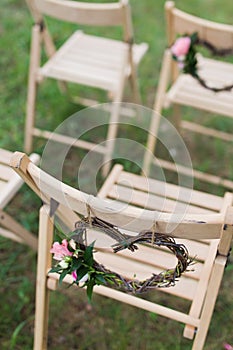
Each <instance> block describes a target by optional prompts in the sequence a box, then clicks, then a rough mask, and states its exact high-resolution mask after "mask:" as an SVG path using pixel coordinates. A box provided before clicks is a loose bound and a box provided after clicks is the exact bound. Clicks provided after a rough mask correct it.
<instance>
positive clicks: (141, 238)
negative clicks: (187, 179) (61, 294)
mask: <svg viewBox="0 0 233 350" xmlns="http://www.w3.org/2000/svg"><path fill="white" fill-rule="evenodd" d="M89 228H92V229H97V230H101V232H103V233H105V234H106V235H108V236H110V237H111V238H113V239H114V240H115V241H117V243H116V244H114V245H113V246H112V249H113V252H114V253H117V252H119V251H121V250H124V249H129V250H130V251H132V252H134V251H135V250H137V249H139V247H138V245H137V244H147V245H149V246H150V247H155V246H158V247H166V248H168V249H169V250H170V251H171V252H172V253H173V254H174V255H175V256H176V258H177V260H178V262H177V265H176V266H175V268H173V269H168V270H165V271H162V272H160V273H159V274H154V273H153V274H152V276H151V277H150V278H148V279H145V280H143V281H139V280H136V279H133V280H130V279H127V278H125V277H123V276H122V275H120V274H118V273H116V272H114V271H111V270H109V269H108V268H106V267H105V266H103V265H102V264H99V263H98V262H97V261H96V260H94V257H93V250H94V242H93V243H92V244H90V245H86V244H85V241H86V234H87V229H89ZM65 237H66V238H65V239H63V240H62V242H61V243H59V242H55V243H53V247H52V249H51V250H50V251H51V253H53V254H54V256H53V257H54V259H55V260H57V261H58V263H57V264H56V266H54V267H53V268H52V269H51V270H50V272H57V273H59V274H60V281H62V280H63V279H64V277H65V276H66V275H67V274H71V275H72V276H73V279H74V282H73V283H74V284H77V285H80V284H81V286H82V287H85V286H86V287H87V295H88V298H89V300H90V299H91V296H92V291H93V287H94V285H96V284H97V285H100V284H103V285H107V286H112V287H115V288H118V289H121V290H123V291H125V292H128V293H144V292H146V291H149V290H151V289H154V288H158V287H169V286H174V285H175V282H176V281H177V279H178V278H179V277H180V276H181V275H182V273H183V272H185V271H186V270H187V268H188V266H189V265H190V264H191V263H192V261H193V260H192V259H191V258H190V257H189V254H188V250H187V248H186V247H185V246H184V245H183V244H178V243H176V242H175V240H174V238H172V237H169V236H167V235H164V234H161V233H158V232H156V230H153V229H152V230H144V231H141V232H140V233H139V234H138V235H136V236H130V235H127V234H124V233H122V232H121V231H120V230H119V229H118V228H117V227H115V226H113V225H112V224H110V223H108V222H106V221H103V220H101V219H99V218H98V217H88V218H83V219H82V220H81V221H78V222H77V223H76V229H75V231H73V232H71V233H70V234H69V235H68V236H65ZM67 238H68V239H67ZM136 273H137V271H135V275H136Z"/></svg>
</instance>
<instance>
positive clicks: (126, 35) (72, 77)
mask: <svg viewBox="0 0 233 350" xmlns="http://www.w3.org/2000/svg"><path fill="white" fill-rule="evenodd" d="M27 4H28V7H29V9H30V11H31V13H32V16H33V18H34V20H35V24H34V25H33V28H32V39H31V40H32V41H31V53H30V69H29V83H28V97H27V113H26V114H27V115H26V129H25V151H26V152H27V153H28V152H31V150H32V142H33V137H34V136H37V137H43V138H50V136H51V132H49V131H46V130H41V129H39V128H37V127H36V126H35V106H36V95H37V87H38V84H39V83H40V82H41V81H42V80H44V79H45V78H52V79H56V80H58V81H59V85H60V87H61V89H62V90H63V91H66V90H67V84H66V83H75V84H81V85H84V86H90V87H95V88H98V89H101V90H104V91H106V92H108V94H109V96H111V98H112V102H121V101H122V98H123V91H124V86H125V82H126V80H127V79H129V81H130V85H131V87H132V92H133V100H134V102H135V103H138V104H140V101H141V100H140V93H139V88H138V82H137V73H136V70H137V65H138V64H139V62H140V60H141V59H142V57H143V56H144V54H145V52H146V51H147V48H148V45H147V44H146V43H142V44H134V43H133V26H132V20H131V11H130V5H129V3H128V1H127V0H120V1H119V2H114V3H105V4H100V3H99V4H98V3H88V2H80V1H61V0H55V1H54V0H53V1H51V0H27ZM45 16H49V17H53V18H56V19H58V20H61V21H66V22H72V23H75V24H79V25H86V26H89V27H93V26H96V27H98V26H103V27H104V26H106V27H107V26H112V27H116V26H118V27H121V28H122V32H123V40H122V41H119V40H113V39H110V38H107V37H100V36H96V35H90V34H86V33H84V32H83V31H81V30H77V31H75V32H74V33H73V34H72V35H71V36H70V37H69V38H68V39H67V40H66V42H65V43H64V44H63V45H62V46H61V47H59V48H58V49H57V50H56V48H55V45H54V43H53V41H52V37H51V35H50V33H49V31H48V27H47V24H46V21H45ZM43 46H44V47H45V51H46V53H47V56H48V60H47V62H46V63H45V64H44V65H43V66H41V50H42V47H43ZM79 102H80V103H81V104H83V105H88V106H90V105H93V104H94V105H96V104H98V101H92V100H88V99H84V98H83V99H79ZM118 113H119V111H118V105H117V104H113V106H112V110H111V117H110V123H109V128H108V133H107V136H106V139H107V140H110V139H113V138H114V137H115V135H116V123H115V122H116V121H117V118H118ZM57 139H58V141H60V142H65V139H64V137H61V136H60V137H59V135H58V136H57ZM77 146H79V147H82V148H87V149H91V148H92V147H93V143H89V144H88V143H85V146H84V145H83V144H81V143H80V144H77ZM109 148H110V146H109ZM104 153H105V162H107V160H108V158H109V156H108V154H109V153H111V150H109V151H108V152H104ZM105 172H106V171H105Z"/></svg>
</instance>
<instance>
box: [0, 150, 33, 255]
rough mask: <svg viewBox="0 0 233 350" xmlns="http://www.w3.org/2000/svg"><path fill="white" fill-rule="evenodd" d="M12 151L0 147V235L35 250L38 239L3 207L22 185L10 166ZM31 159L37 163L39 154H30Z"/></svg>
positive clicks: (21, 181)
mask: <svg viewBox="0 0 233 350" xmlns="http://www.w3.org/2000/svg"><path fill="white" fill-rule="evenodd" d="M12 155H13V153H12V152H10V151H7V150H5V149H2V148H1V149H0V168H1V179H0V183H1V193H0V235H1V236H3V237H5V238H9V239H11V240H13V241H16V242H18V243H23V244H26V245H28V246H29V247H31V248H32V249H33V250H35V251H36V250H37V244H38V240H37V237H36V236H35V235H33V234H32V233H31V232H29V231H28V230H26V229H25V228H24V227H23V226H22V225H21V224H19V223H18V222H17V221H16V220H15V219H14V218H13V217H12V216H11V215H9V214H8V213H7V212H6V210H5V208H6V207H7V206H8V204H9V203H10V202H11V200H12V199H13V198H14V196H15V195H16V193H17V192H18V190H19V189H20V188H21V187H22V185H23V180H22V179H21V177H19V176H18V175H17V174H15V172H14V171H13V170H12V169H11V168H10V159H11V157H12ZM31 160H32V161H33V162H35V163H38V161H39V156H38V155H37V154H32V155H31Z"/></svg>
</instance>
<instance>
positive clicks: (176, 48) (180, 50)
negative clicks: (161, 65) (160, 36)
mask: <svg viewBox="0 0 233 350" xmlns="http://www.w3.org/2000/svg"><path fill="white" fill-rule="evenodd" d="M190 45H191V39H190V37H188V36H184V37H181V38H178V39H177V40H176V42H175V43H174V45H172V47H171V52H172V54H173V55H174V56H176V57H179V56H185V55H187V53H188V51H189V48H190Z"/></svg>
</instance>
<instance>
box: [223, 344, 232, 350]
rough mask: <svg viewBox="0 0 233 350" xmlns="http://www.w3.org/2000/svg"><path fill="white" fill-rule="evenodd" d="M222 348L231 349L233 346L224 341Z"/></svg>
mask: <svg viewBox="0 0 233 350" xmlns="http://www.w3.org/2000/svg"><path fill="white" fill-rule="evenodd" d="M223 347H224V349H226V350H233V347H232V346H231V345H230V344H227V343H224V344H223Z"/></svg>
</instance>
